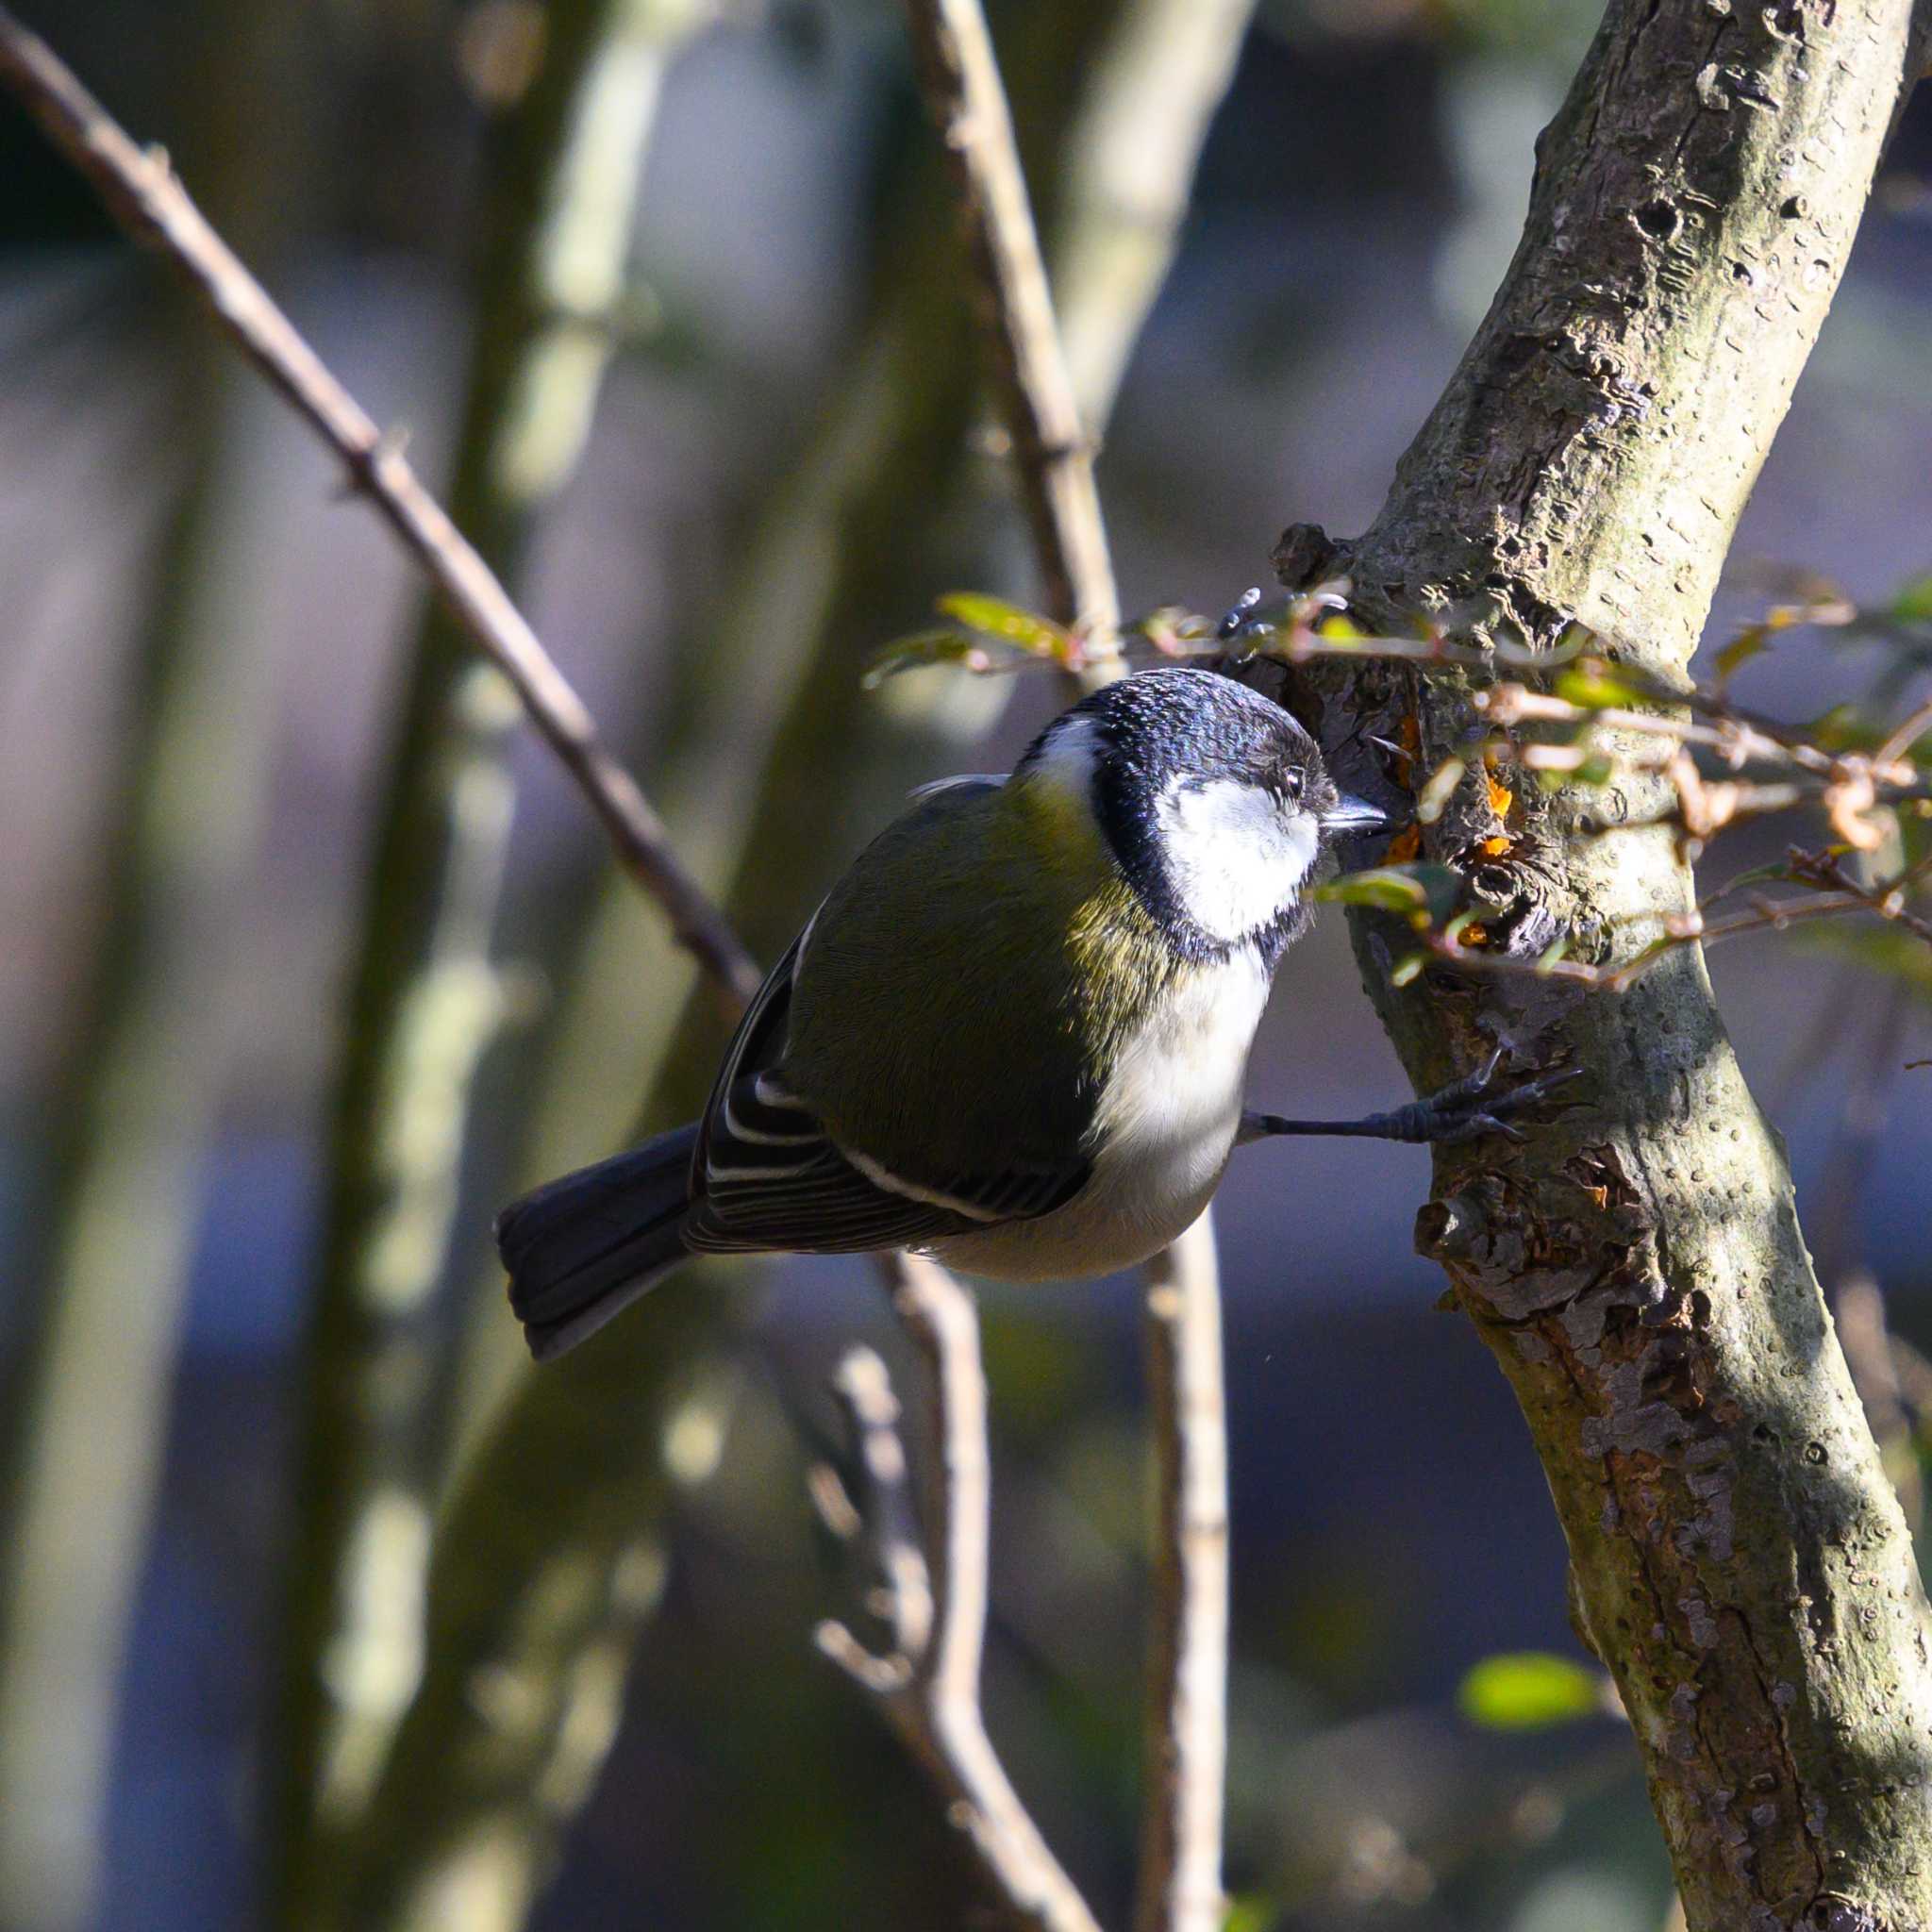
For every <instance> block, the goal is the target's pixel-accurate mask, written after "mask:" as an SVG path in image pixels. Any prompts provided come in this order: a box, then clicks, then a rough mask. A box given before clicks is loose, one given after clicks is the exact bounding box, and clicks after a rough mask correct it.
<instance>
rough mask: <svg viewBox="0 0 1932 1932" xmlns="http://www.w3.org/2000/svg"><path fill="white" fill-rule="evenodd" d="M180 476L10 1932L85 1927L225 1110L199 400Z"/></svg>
mask: <svg viewBox="0 0 1932 1932" xmlns="http://www.w3.org/2000/svg"><path fill="white" fill-rule="evenodd" d="M194 387H195V389H196V391H197V394H196V398H195V401H196V409H195V411H194V412H193V414H192V416H191V417H190V418H189V419H188V420H187V421H184V423H183V424H182V425H181V434H182V435H183V436H184V438H187V439H191V440H192V443H193V445H194V453H193V457H192V462H193V469H194V474H193V475H192V478H191V480H190V482H189V485H188V495H187V498H186V500H185V501H184V502H183V503H182V504H181V505H180V506H179V507H178V508H176V510H175V513H174V516H173V518H172V520H171V521H172V524H173V527H172V528H171V529H170V530H169V531H168V532H167V534H166V536H165V538H164V540H163V541H162V544H161V547H160V552H159V554H158V557H157V558H156V560H155V579H154V586H153V591H152V594H151V599H150V602H149V606H148V608H147V612H146V636H145V637H144V638H143V640H142V644H141V653H142V660H143V661H142V662H141V663H140V664H139V665H138V667H137V675H136V677H135V679H134V681H133V682H134V689H133V690H132V691H130V692H129V693H128V698H129V703H128V717H129V721H130V722H129V731H128V741H127V742H126V743H125V745H124V746H123V747H122V751H121V756H122V757H123V758H125V760H126V770H127V776H128V779H129V781H130V782H129V789H128V793H127V795H126V796H125V799H124V800H122V801H121V802H120V804H119V807H118V808H117V810H116V812H115V814H114V823H112V824H110V825H109V826H108V832H107V836H108V840H109V841H110V845H109V850H110V854H111V864H112V868H113V870H112V874H111V877H110V880H109V884H108V905H107V908H106V913H105V918H104V920H103V923H102V927H101V931H100V934H99V938H98V941H97V944H98V948H99V958H100V968H99V974H100V978H99V984H98V985H97V987H96V988H95V989H94V990H93V996H92V1001H91V1007H92V1010H90V1011H88V1012H87V1013H85V1014H84V1015H83V1019H82V1024H83V1025H84V1027H85V1028H86V1032H87V1035H88V1037H87V1039H86V1041H85V1043H84V1045H83V1048H82V1050H81V1054H80V1057H79V1060H78V1063H77V1064H76V1066H75V1070H74V1076H73V1077H74V1080H75V1092H76V1103H77V1108H78V1118H77V1119H76V1120H75V1122H74V1123H73V1124H72V1126H71V1129H70V1136H71V1145H70V1147H69V1149H68V1150H67V1151H66V1153H65V1156H64V1158H63V1172H61V1173H60V1174H58V1175H57V1177H56V1180H55V1190H54V1197H53V1202H52V1205H51V1208H50V1210H49V1226H48V1228H47V1230H46V1233H45V1235H44V1237H43V1239H44V1241H45V1250H44V1258H43V1261H42V1278H43V1279H44V1281H45V1290H44V1296H45V1303H44V1307H43V1308H40V1309H36V1310H35V1311H34V1312H35V1314H36V1316H37V1317H38V1332H37V1333H36V1334H35V1337H34V1341H33V1342H32V1344H31V1345H30V1346H31V1353H30V1355H29V1357H28V1360H27V1362H26V1364H25V1369H24V1371H23V1382H24V1387H23V1388H22V1390H21V1394H20V1398H19V1403H18V1407H17V1410H16V1411H15V1412H14V1413H13V1414H12V1415H11V1416H9V1418H8V1432H9V1435H10V1436H13V1435H17V1438H18V1441H17V1442H12V1443H9V1448H10V1450H11V1451H12V1456H13V1457H14V1458H15V1459H16V1460H17V1464H18V1467H17V1468H16V1469H15V1470H13V1471H11V1472H9V1474H11V1475H12V1476H13V1478H14V1480H13V1482H12V1483H11V1484H10V1485H9V1488H10V1491H11V1493H10V1494H9V1497H8V1502H9V1505H10V1508H9V1512H8V1524H7V1531H8V1536H7V1549H6V1555H5V1558H4V1566H5V1572H6V1583H7V1588H6V1591H5V1596H4V1601H0V1896H4V1897H5V1899H6V1900H7V1902H8V1909H7V1914H6V1919H7V1924H8V1926H9V1928H17V1932H73V1928H77V1927H79V1926H82V1925H85V1924H89V1923H90V1922H91V1918H92V1903H93V1901H92V1893H93V1891H94V1889H95V1887H96V1885H97V1883H98V1880H99V1875H100V1865H101V1861H102V1856H103V1843H102V1837H101V1834H102V1832H103V1830H104V1827H105V1823H106V1820H105V1811H106V1807H107V1802H108V1774H109V1766H110V1763H111V1759H112V1753H113V1739H114V1732H115V1726H116V1720H117V1713H118V1711H119V1707H120V1695H119V1690H120V1684H121V1680H122V1671H123V1666H124V1661H125V1649H126V1643H127V1639H128V1635H129V1631H130V1629H131V1627H132V1619H133V1616H134V1608H135V1597H136V1592H137V1590H138V1588H139V1581H140V1575H141V1569H142V1562H143V1561H144V1559H145V1557H146V1555H147V1549H148V1528H149V1523H150V1518H151V1515H152V1509H153V1500H154V1495H155V1491H156V1488H157V1485H158V1480H159V1474H160V1468H161V1459H162V1456H163V1454H164V1451H165V1446H166V1441H167V1433H168V1413H169V1389H170V1384H171V1381H172V1378H173V1375H174V1373H175V1364H176V1357H177V1354H178V1346H179V1337H180V1328H181V1324H182V1320H183V1317H184V1314H185V1309H186V1300H187V1293H188V1285H189V1275H190V1261H191V1257H192V1247H193V1241H194V1238H195V1232H196V1228H197V1226H198V1224H199V1221H200V1211H201V1205H202V1191H201V1187H200V1185H199V1183H200V1180H201V1176H202V1173H203V1167H204V1162H205V1160H206V1158H207V1155H208V1141H209V1137H210V1135H211V1134H212V1133H213V1131H214V1127H215V1123H216V1118H217V1113H218V1109H219V1108H220V1106H221V1103H222V1099H223V1095H224V1082H225V1069H226V1064H227V1062H226V1056H225V1051H224V1048H225V1043H226V1038H227V1029H226V1027H225V1024H224V1023H225V1017H226V1015H225V1005H224V998H225V993H226V992H227V991H229V990H230V985H229V974H231V973H232V972H233V970H234V968H235V965H236V963H237V962H236V959H235V955H234V948H235V947H236V946H237V944H238V936H237V933H236V929H235V913H236V909H237V897H238V894H239V893H240V891H241V889H242V887H243V885H244V884H245V882H246V881H247V879H248V878H249V876H250V875H251V873H252V869H253V865H254V861H255V857H256V850H257V841H258V835H259V830H260V825H261V820H262V811H263V802H264V801H263V793H264V790H265V785H264V779H265V774H266V766H267V753H268V746H269V742H270V740H271V737H272V734H273V731H274V727H275V722H276V716H277V711H276V704H275V698H276V691H275V683H276V678H275V669H276V667H275V664H274V662H273V660H271V659H268V658H263V657H261V656H259V655H257V656H256V657H255V658H253V659H252V660H251V662H250V663H249V664H248V665H246V666H244V667H240V668H238V667H237V666H236V665H235V663H234V661H233V659H234V656H235V653H234V648H233V637H234V633H233V629H232V627H231V625H228V624H227V623H225V622H223V621H222V618H221V616H220V615H219V614H218V613H217V612H216V611H215V610H213V609H211V608H208V606H209V599H210V597H211V594H213V593H214V591H215V586H216V584H217V582H218V581H219V577H220V573H221V571H222V566H223V558H224V552H223V549H222V538H223V536H224V535H225V509H226V508H227V505H228V490H229V486H230V485H231V484H232V480H233V479H232V477H231V476H229V475H225V474H223V473H224V472H225V470H226V469H228V468H229V467H231V466H232V462H233V456H232V452H229V451H227V450H225V449H224V448H222V447H221V444H222V443H223V442H224V441H225V429H224V425H223V421H222V417H223V411H222V410H221V409H220V408H219V407H218V406H217V403H216V400H215V397H214V395H213V394H212V392H211V391H210V388H209V386H208V384H206V383H197V384H195V385H194Z"/></svg>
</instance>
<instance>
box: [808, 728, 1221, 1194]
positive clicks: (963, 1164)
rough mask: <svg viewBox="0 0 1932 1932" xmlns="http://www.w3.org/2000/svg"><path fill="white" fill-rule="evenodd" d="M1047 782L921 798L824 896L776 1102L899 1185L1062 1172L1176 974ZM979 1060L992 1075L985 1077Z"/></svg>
mask: <svg viewBox="0 0 1932 1932" xmlns="http://www.w3.org/2000/svg"><path fill="white" fill-rule="evenodd" d="M1187 970H1188V969H1187V968H1186V966H1185V965H1184V964H1183V963H1182V962H1181V961H1180V960H1179V959H1178V958H1175V957H1174V953H1173V951H1172V949H1171V948H1170V947H1169V946H1168V945H1167V943H1166V941H1164V940H1163V939H1162V937H1161V935H1160V933H1159V931H1158V928H1157V927H1156V926H1155V924H1154V922H1153V921H1152V920H1151V919H1150V918H1149V916H1148V915H1147V913H1146V911H1145V910H1144V909H1143V908H1142V907H1141V903H1140V901H1139V899H1138V898H1137V897H1136V896H1135V894H1134V891H1133V890H1132V888H1131V887H1130V886H1129V885H1128V883H1127V881H1126V879H1125V878H1124V876H1123V875H1122V874H1121V872H1120V869H1119V867H1118V866H1117V865H1116V864H1115V863H1114V861H1113V858H1112V857H1111V856H1110V854H1109V851H1108V845H1107V842H1106V841H1105V839H1104V838H1103V837H1102V834H1101V831H1100V828H1099V826H1098V825H1097V824H1096V823H1095V822H1094V818H1093V813H1092V810H1091V807H1090V805H1089V804H1088V802H1087V799H1086V797H1085V795H1084V793H1083V791H1082V790H1081V789H1078V788H1075V787H1074V786H1073V785H1070V784H1068V783H1067V782H1066V780H1065V778H1064V777H1063V776H1062V775H1061V774H1059V773H1058V772H1056V771H1055V770H1053V769H1052V768H1051V767H1041V766H1034V767H1029V768H1025V769H1023V771H1022V772H1021V773H1020V774H1017V775H1016V776H1015V777H1013V778H1012V779H1010V780H1009V781H1008V782H1007V783H1006V784H1004V785H995V784H994V783H992V782H991V781H983V782H982V781H962V782H961V783H959V784H957V785H952V786H947V787H944V788H942V789H941V790H939V791H934V792H932V793H929V794H928V795H927V796H925V797H924V798H922V799H920V800H918V801H916V802H915V803H914V805H913V806H912V807H911V808H910V809H909V810H908V811H907V812H906V813H905V814H904V815H903V816H902V817H900V818H899V819H897V820H895V821H894V822H893V824H891V825H890V826H889V827H888V828H887V829H886V830H885V831H884V832H883V833H881V834H880V836H879V837H878V838H877V839H876V840H874V841H873V843H872V844H871V845H870V846H869V847H868V848H867V849H866V850H865V852H864V853H862V854H861V855H860V857H859V858H858V861H857V863H855V864H854V866H853V867H852V869H851V870H850V872H848V873H847V874H846V875H845V877H844V878H843V879H841V881H840V883H839V885H838V886H837V887H835V888H834V889H833V891H832V893H831V895H830V897H829V898H827V899H826V901H825V903H824V908H822V909H821V911H820V913H819V915H818V918H817V920H816V921H815V922H814V924H813V926H812V929H811V934H810V937H809V939H808V941H807V944H806V948H805V954H804V958H803V959H802V961H801V968H800V972H799V975H798V979H797V982H796V985H795V988H794V991H793V995H792V1012H791V1033H790V1040H789V1043H788V1047H787V1050H786V1054H785V1060H784V1078H785V1083H786V1085H787V1086H788V1087H790V1088H791V1091H794V1092H795V1093H796V1094H797V1095H798V1096H799V1098H800V1099H801V1100H803V1101H805V1102H806V1103H807V1104H808V1106H810V1107H811V1108H812V1109H813V1110H814V1111H815V1112H816V1113H817V1114H818V1115H819V1116H820V1118H821V1119H823V1120H824V1123H825V1124H826V1125H827V1127H828V1128H829V1129H830V1130H831V1132H832V1135H833V1138H834V1139H835V1140H837V1141H839V1142H840V1143H841V1145H843V1146H845V1147H846V1148H848V1149H850V1150H854V1151H857V1152H858V1153H860V1154H863V1155H866V1156H869V1157H870V1158H874V1159H875V1160H878V1161H880V1162H882V1163H884V1164H885V1165H887V1166H888V1167H890V1168H891V1171H892V1172H893V1173H894V1174H898V1175H900V1176H902V1177H903V1178H905V1179H907V1180H910V1181H913V1182H915V1183H920V1184H923V1185H926V1186H931V1187H935V1188H943V1187H944V1185H945V1184H946V1182H947V1180H948V1179H950V1178H951V1177H953V1176H955V1175H957V1174H960V1173H962V1172H973V1171H976V1170H979V1169H983V1168H984V1167H985V1165H986V1160H987V1153H988V1150H989V1149H992V1148H997V1149H1000V1150H1001V1151H1002V1153H1003V1155H1004V1156H1005V1158H1007V1159H1008V1160H1009V1161H1010V1162H1012V1163H1013V1164H1015V1165H1030V1164H1033V1163H1036V1162H1038V1163H1041V1164H1049V1163H1053V1162H1056V1161H1061V1162H1063V1161H1064V1159H1065V1158H1066V1154H1067V1151H1068V1149H1069V1148H1070V1147H1073V1146H1075V1145H1077V1144H1078V1143H1079V1141H1080V1139H1081V1137H1082V1136H1083V1135H1084V1134H1085V1133H1086V1131H1087V1129H1088V1126H1089V1125H1090V1124H1091V1119H1092V1115H1093V1109H1094V1106H1095V1104H1096V1101H1097V1097H1098V1089H1099V1075H1100V1070H1101V1069H1102V1068H1104V1067H1106V1066H1108V1065H1110V1064H1111V1063H1112V1062H1113V1061H1114V1059H1115V1058H1116V1057H1117V1054H1118V1051H1119V1047H1120V1044H1121V1042H1122V1041H1124V1040H1125V1039H1126V1038H1128V1037H1129V1036H1130V1035H1131V1034H1132V1033H1133V1032H1134V1031H1135V1030H1136V1029H1137V1028H1138V1027H1139V1026H1140V1025H1141V1024H1142V1022H1143V1021H1144V1020H1145V1018H1146V1017H1147V1014H1148V1013H1149V1011H1150V1010H1151V1009H1152V1008H1154V1007H1155V1006H1156V1005H1157V1004H1158V1002H1159V1001H1160V999H1161V998H1162V997H1163V995H1164V994H1165V992H1166V991H1168V990H1169V989H1170V988H1171V986H1172V985H1173V982H1174V977H1175V975H1176V974H1180V973H1183V972H1185V971H1187ZM990 1061H991V1064H989V1062H990Z"/></svg>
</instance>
